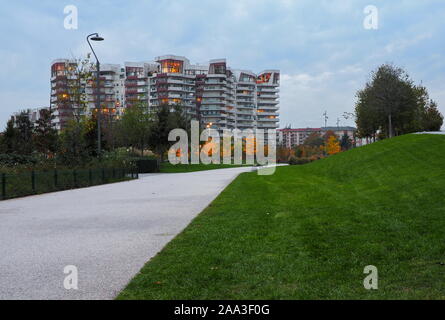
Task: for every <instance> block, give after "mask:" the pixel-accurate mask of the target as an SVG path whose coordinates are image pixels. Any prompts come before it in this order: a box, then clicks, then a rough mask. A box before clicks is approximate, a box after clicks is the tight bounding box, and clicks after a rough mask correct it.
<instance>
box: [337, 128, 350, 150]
mask: <svg viewBox="0 0 445 320" xmlns="http://www.w3.org/2000/svg"><path fill="white" fill-rule="evenodd" d="M340 147H341V149H342V150H343V151H346V150H349V149H351V147H352V141H351V139H350V138H349V135H348V134H347V133H346V132H345V133H344V134H343V136H342V137H341V140H340Z"/></svg>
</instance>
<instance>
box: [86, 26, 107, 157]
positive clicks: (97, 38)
mask: <svg viewBox="0 0 445 320" xmlns="http://www.w3.org/2000/svg"><path fill="white" fill-rule="evenodd" d="M90 40H92V41H103V40H104V38H102V37H100V36H99V34H98V33H92V34H90V35H88V36H87V42H88V45H89V46H90V48H91V51H92V52H93V54H94V57H95V58H96V72H97V73H96V109H97V155H98V157H99V158H100V155H101V152H102V150H101V134H100V121H101V110H100V79H99V77H100V63H99V59H98V58H97V56H96V53H95V52H94V50H93V47H92V46H91V43H90Z"/></svg>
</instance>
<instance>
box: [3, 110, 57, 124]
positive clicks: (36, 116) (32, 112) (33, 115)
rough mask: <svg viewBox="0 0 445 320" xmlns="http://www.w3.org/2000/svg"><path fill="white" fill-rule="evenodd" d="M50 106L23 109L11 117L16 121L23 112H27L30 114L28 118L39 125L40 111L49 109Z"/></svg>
mask: <svg viewBox="0 0 445 320" xmlns="http://www.w3.org/2000/svg"><path fill="white" fill-rule="evenodd" d="M48 109H49V108H48V107H42V108H34V109H23V110H22V111H19V112H14V113H13V114H12V116H11V119H12V120H13V121H14V122H15V121H16V120H17V118H18V117H19V116H20V115H21V114H22V113H23V112H25V113H27V114H28V118H29V121H30V122H31V123H32V124H33V125H34V126H37V121H38V120H39V119H40V116H41V114H40V112H41V111H42V110H48Z"/></svg>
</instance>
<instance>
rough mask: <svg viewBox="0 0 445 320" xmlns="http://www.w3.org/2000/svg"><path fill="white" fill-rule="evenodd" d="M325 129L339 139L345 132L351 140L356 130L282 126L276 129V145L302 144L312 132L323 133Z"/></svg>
mask: <svg viewBox="0 0 445 320" xmlns="http://www.w3.org/2000/svg"><path fill="white" fill-rule="evenodd" d="M327 131H332V132H334V134H335V135H336V136H337V137H338V138H339V139H341V137H342V136H343V135H344V134H345V133H346V134H347V135H348V136H349V138H350V139H351V141H355V140H356V137H355V133H356V131H357V129H356V128H354V127H323V128H299V129H292V128H284V129H278V130H277V139H278V145H280V146H282V147H285V148H294V147H296V146H299V145H302V144H304V142H305V141H306V139H307V138H308V137H309V136H310V135H311V134H313V133H317V134H319V135H321V136H322V135H324V134H325V133H326V132H327Z"/></svg>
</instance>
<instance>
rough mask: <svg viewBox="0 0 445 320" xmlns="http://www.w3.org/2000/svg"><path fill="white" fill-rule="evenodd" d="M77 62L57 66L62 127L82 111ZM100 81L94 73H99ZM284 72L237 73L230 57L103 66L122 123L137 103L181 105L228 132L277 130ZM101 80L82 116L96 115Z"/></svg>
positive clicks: (112, 109) (106, 97)
mask: <svg viewBox="0 0 445 320" xmlns="http://www.w3.org/2000/svg"><path fill="white" fill-rule="evenodd" d="M73 68H75V64H74V62H73V61H70V60H66V59H59V60H56V61H54V62H53V64H52V66H51V89H52V90H51V108H52V109H53V111H54V115H55V116H56V120H55V121H54V123H55V127H56V128H57V129H61V128H63V127H64V126H65V125H66V123H67V121H68V120H69V119H70V118H72V117H73V115H75V114H76V112H79V109H81V108H80V106H78V105H77V104H76V103H75V101H72V96H73V93H72V89H71V88H72V87H73V85H74V84H72V83H71V82H73V83H75V80H76V79H74V78H75V76H73V75H72V73H70V72H69V71H70V69H73ZM93 78H94V72H93ZM279 85H280V72H279V71H278V70H266V71H263V72H261V73H259V74H255V73H253V72H251V71H246V70H234V69H231V68H230V67H229V66H228V65H227V62H226V60H225V59H214V60H210V61H209V63H207V64H191V63H190V61H189V60H188V59H187V58H186V57H182V56H174V55H165V56H160V57H157V58H155V60H154V61H153V62H126V63H125V64H124V67H121V66H120V65H118V64H105V65H101V71H100V88H99V89H100V95H101V98H100V101H101V110H102V112H103V113H104V114H108V115H110V116H112V117H115V118H116V119H118V118H119V117H120V116H122V114H123V113H124V112H125V108H131V107H132V106H134V105H140V106H146V107H147V110H154V108H156V107H158V106H160V105H165V104H168V105H171V106H174V105H179V106H181V107H182V108H184V112H185V113H186V114H187V115H188V116H189V118H190V119H196V120H199V122H200V123H201V125H202V126H204V127H207V128H213V129H216V130H219V131H222V130H223V129H235V128H238V129H256V128H258V129H277V128H278V123H279ZM96 92H97V91H96V81H95V80H89V81H88V83H87V85H86V89H85V96H86V99H87V101H88V103H87V107H86V108H84V109H85V110H82V111H81V112H79V113H81V114H92V113H94V112H96V104H95V103H96Z"/></svg>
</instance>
